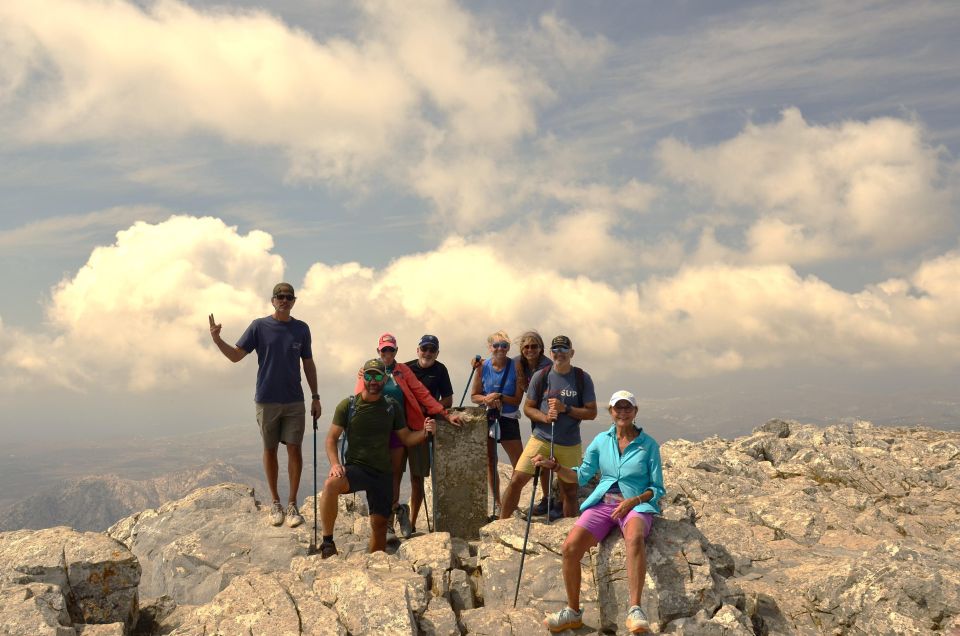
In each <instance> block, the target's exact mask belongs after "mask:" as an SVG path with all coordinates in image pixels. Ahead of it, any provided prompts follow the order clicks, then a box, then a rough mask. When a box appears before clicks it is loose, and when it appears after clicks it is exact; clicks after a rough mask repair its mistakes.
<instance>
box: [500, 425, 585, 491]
mask: <svg viewBox="0 0 960 636" xmlns="http://www.w3.org/2000/svg"><path fill="white" fill-rule="evenodd" d="M534 455H543V456H544V457H549V456H550V442H545V441H543V440H541V439H538V438H536V437H535V436H533V435H531V436H530V439H529V440H528V441H527V445H526V446H525V447H524V449H523V453H522V454H521V455H520V460H519V461H517V467H516V468H515V469H514V470H518V471H520V472H521V473H526V474H528V475H533V474H534V473H535V471H536V466H534V465H533V462H532V461H531V459H532V458H533V456H534ZM553 456H554V457H556V458H557V461H558V462H560V465H561V466H566V467H567V468H574V467H575V466H579V465H580V462H581V461H583V445H582V444H577V445H576V446H561V445H560V444H554V445H553ZM557 477H559V478H560V480H561V481H565V482H567V483H568V484H573V483H576V479H571V480H569V481H568V480H566V479H564V478H563V477H562V476H561V475H559V474H558V475H557Z"/></svg>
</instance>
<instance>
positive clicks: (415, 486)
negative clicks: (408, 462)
mask: <svg viewBox="0 0 960 636" xmlns="http://www.w3.org/2000/svg"><path fill="white" fill-rule="evenodd" d="M422 505H423V477H417V476H416V475H414V474H413V472H412V471H411V473H410V525H411V526H413V527H414V528H416V527H417V515H419V514H420V506H422Z"/></svg>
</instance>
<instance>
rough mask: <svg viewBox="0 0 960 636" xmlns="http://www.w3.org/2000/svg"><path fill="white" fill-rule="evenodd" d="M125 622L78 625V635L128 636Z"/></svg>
mask: <svg viewBox="0 0 960 636" xmlns="http://www.w3.org/2000/svg"><path fill="white" fill-rule="evenodd" d="M126 633H127V632H126V630H125V629H124V626H123V623H110V624H100V625H77V636H126Z"/></svg>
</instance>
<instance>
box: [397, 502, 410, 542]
mask: <svg viewBox="0 0 960 636" xmlns="http://www.w3.org/2000/svg"><path fill="white" fill-rule="evenodd" d="M397 523H398V524H399V525H400V534H401V535H402V536H403V538H404V539H409V538H410V537H411V536H413V525H412V524H411V523H410V506H408V505H407V504H399V505H398V506H397Z"/></svg>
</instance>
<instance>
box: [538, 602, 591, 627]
mask: <svg viewBox="0 0 960 636" xmlns="http://www.w3.org/2000/svg"><path fill="white" fill-rule="evenodd" d="M543 625H544V627H546V628H547V629H549V630H550V631H551V632H562V631H563V630H565V629H576V628H578V627H583V610H580V611H579V612H578V611H576V610H572V609H570V608H569V607H564V608H563V609H562V610H560V611H559V612H554V613H553V614H547V617H546V618H545V619H543Z"/></svg>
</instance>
